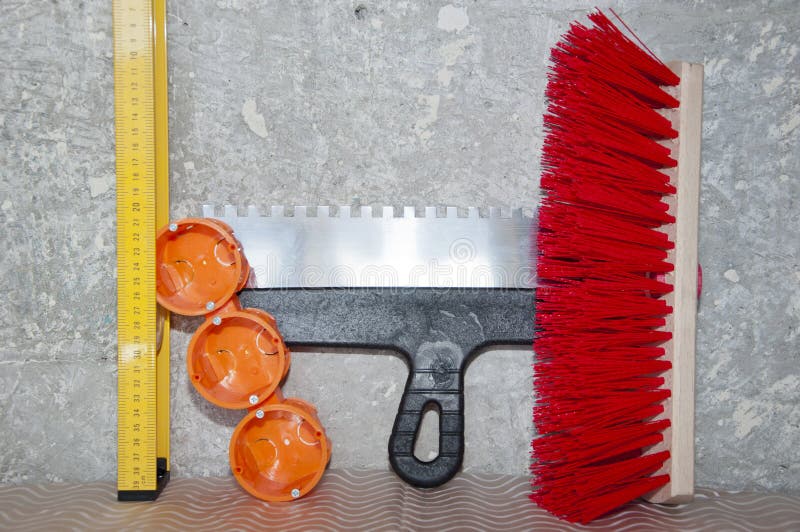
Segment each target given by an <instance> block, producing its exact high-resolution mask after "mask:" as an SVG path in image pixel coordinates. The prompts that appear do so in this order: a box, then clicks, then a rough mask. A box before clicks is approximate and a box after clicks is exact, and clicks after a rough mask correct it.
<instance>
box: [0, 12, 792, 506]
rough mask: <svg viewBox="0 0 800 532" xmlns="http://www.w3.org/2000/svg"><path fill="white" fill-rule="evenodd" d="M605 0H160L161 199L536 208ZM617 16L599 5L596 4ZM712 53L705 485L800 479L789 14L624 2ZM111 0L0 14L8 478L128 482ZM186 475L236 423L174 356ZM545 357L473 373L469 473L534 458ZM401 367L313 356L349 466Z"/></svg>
mask: <svg viewBox="0 0 800 532" xmlns="http://www.w3.org/2000/svg"><path fill="white" fill-rule="evenodd" d="M596 3H598V2H597V0H592V1H588V2H584V1H576V0H570V1H567V2H564V1H546V2H525V1H513V0H507V1H494V2H464V1H461V0H452V4H447V5H445V3H439V2H424V1H419V0H407V1H402V2H401V1H397V2H394V1H392V2H390V1H385V0H363V1H362V2H351V1H349V0H348V1H332V2H312V1H295V0H292V1H281V2H277V1H271V2H262V1H255V0H252V1H245V0H220V1H216V2H211V1H202V2H169V6H168V10H169V15H168V22H169V24H168V25H169V29H168V32H169V47H170V48H169V61H170V106H171V107H170V128H171V130H170V137H171V139H170V140H171V146H170V151H171V157H170V163H171V166H172V213H173V215H174V216H175V217H182V216H188V215H197V214H198V213H199V209H200V205H201V204H202V203H203V202H208V201H211V202H218V203H225V202H230V203H239V204H246V203H254V204H260V205H270V204H287V205H292V204H311V205H314V204H323V205H324V204H342V203H344V204H347V203H362V204H394V205H416V206H424V205H432V204H448V205H457V206H460V207H466V206H470V205H477V206H488V205H501V206H508V207H522V206H531V205H533V204H535V202H536V201H537V179H538V178H537V176H538V173H539V164H538V157H539V153H538V151H539V147H540V143H541V115H542V111H543V104H544V101H543V94H542V93H543V89H544V85H545V68H546V61H547V55H548V48H549V47H550V46H551V45H552V44H553V43H554V42H555V41H556V39H557V37H558V35H559V34H560V33H562V32H563V31H564V30H565V28H566V25H567V23H568V21H569V20H571V19H573V18H575V17H579V16H581V15H582V14H583V13H584V12H585V11H586V9H587V8H588V7H591V5H594V4H596ZM599 3H600V4H601V5H606V4H608V2H607V1H605V0H603V1H600V2H599ZM615 6H616V9H617V10H618V11H619V12H620V13H621V14H622V15H623V16H624V17H625V19H626V20H627V21H628V22H629V23H630V24H631V25H632V26H633V27H635V28H636V29H637V30H638V32H639V34H640V35H641V37H642V38H643V39H644V40H645V41H646V42H647V43H648V44H649V45H650V46H651V47H652V48H653V49H654V50H655V51H656V52H657V53H658V54H659V55H660V56H661V57H662V58H664V59H674V58H680V59H686V60H692V61H701V62H703V63H705V65H706V74H707V79H706V104H705V111H704V120H705V126H704V162H703V185H702V206H701V224H702V232H701V242H700V246H701V260H702V263H703V265H704V272H705V285H704V292H705V293H704V296H703V300H702V304H701V308H700V316H699V338H698V365H697V375H698V393H697V414H698V417H697V467H698V471H697V482H698V484H700V485H704V486H713V487H721V488H736V489H760V490H793V491H797V490H800V461H799V460H798V449H800V428H798V424H800V406H798V403H800V389H799V388H800V369H799V366H800V329H799V328H798V322H800V288H799V287H800V262H798V260H799V256H798V255H799V254H798V247H800V236H799V235H800V217H799V216H798V208H797V202H798V198H799V197H800V176H799V175H798V170H799V169H800V164H798V158H797V151H798V137H800V72H799V70H800V57H798V51H799V50H800V49H799V48H798V45H799V44H800V43H799V40H800V39H799V38H800V5H798V3H797V1H795V0H785V1H779V0H774V1H756V2H753V1H739V0H737V1H723V0H707V1H698V2H689V1H680V2H679V1H663V2H658V3H656V2H646V1H638V0H637V1H633V0H629V1H621V2H617V3H615ZM111 49H112V43H111V13H110V2H108V1H106V0H85V1H82V2H45V1H31V2H13V1H12V2H9V1H5V2H2V3H0V176H2V180H1V181H0V183H1V184H0V220H2V231H0V248H2V249H3V252H2V253H0V272H2V275H1V276H0V294H2V304H1V305H0V449H1V450H0V481H2V482H31V481H44V480H71V481H79V480H80V481H86V480H93V479H110V478H113V477H114V476H115V437H116V413H115V390H116V388H115V385H116V370H115V367H116V363H115V356H116V354H115V342H116V340H115V334H116V333H115V280H114V267H115V258H114V257H115V255H114V252H115V241H114V238H115V236H114V227H115V221H114V212H115V211H114V141H113V97H112V54H111ZM197 324H198V322H197V320H193V319H176V320H175V327H176V334H175V335H174V338H173V344H172V348H173V355H172V357H173V381H172V393H173V409H172V411H173V417H172V422H173V430H172V444H173V471H174V474H176V475H179V476H194V475H225V474H228V473H229V470H228V459H227V445H228V439H229V437H230V433H231V431H232V430H233V427H234V426H235V424H236V423H237V421H238V420H239V419H240V417H241V413H239V412H226V411H222V410H220V409H216V408H214V407H211V406H209V405H208V404H207V403H205V402H204V401H202V400H200V399H199V398H198V395H197V394H196V393H194V391H193V390H192V388H191V386H190V385H189V383H188V382H187V379H186V375H185V372H184V363H183V360H184V350H185V348H186V345H187V343H188V339H189V335H190V333H191V331H192V330H193V329H194V328H195V327H196V326H197ZM530 362H531V355H530V353H529V352H525V351H495V352H490V353H486V354H484V355H482V356H481V357H480V358H479V359H477V360H476V361H475V362H474V363H473V364H472V366H471V368H470V370H469V372H468V374H467V409H468V417H467V423H468V426H467V454H466V461H465V465H464V468H465V469H467V470H471V471H496V472H507V473H520V474H523V473H525V471H526V466H527V453H528V445H529V441H530V437H531V430H532V429H531V423H530V408H531V404H532V400H533V399H532V397H531V371H530ZM405 371H406V370H405V365H404V364H403V362H402V361H401V360H400V359H398V358H396V357H394V356H386V355H374V354H363V353H362V354H351V353H342V352H327V353H322V354H318V353H298V354H296V355H295V357H294V365H293V368H292V372H291V375H290V377H289V380H288V383H287V385H286V390H287V391H288V392H289V393H290V394H296V395H298V396H301V397H304V398H306V399H307V400H310V401H312V402H314V403H315V404H317V405H318V406H319V410H320V415H321V417H322V419H323V421H324V423H325V425H326V426H327V427H328V429H329V431H330V436H331V438H332V439H333V441H334V445H335V447H334V454H333V462H332V465H333V466H334V467H351V466H355V467H366V468H386V467H388V463H387V459H386V450H385V449H386V441H387V438H388V434H389V431H390V428H391V423H392V420H393V417H394V412H395V410H396V408H397V404H398V401H399V398H400V393H401V390H402V388H403V383H404V379H405Z"/></svg>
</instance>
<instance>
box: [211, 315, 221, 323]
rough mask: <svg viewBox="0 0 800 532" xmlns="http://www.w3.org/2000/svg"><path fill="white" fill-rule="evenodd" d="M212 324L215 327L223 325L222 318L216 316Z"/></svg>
mask: <svg viewBox="0 0 800 532" xmlns="http://www.w3.org/2000/svg"><path fill="white" fill-rule="evenodd" d="M211 323H213V324H214V325H219V324H220V323H222V318H220V317H219V316H214V319H213V320H211Z"/></svg>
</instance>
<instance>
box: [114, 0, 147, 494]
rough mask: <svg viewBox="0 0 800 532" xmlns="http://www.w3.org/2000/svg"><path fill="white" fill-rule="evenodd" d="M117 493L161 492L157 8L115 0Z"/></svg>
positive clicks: (139, 0)
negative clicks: (158, 485) (155, 75)
mask: <svg viewBox="0 0 800 532" xmlns="http://www.w3.org/2000/svg"><path fill="white" fill-rule="evenodd" d="M113 12H114V99H115V116H116V119H115V128H116V156H117V165H116V166H117V167H116V169H117V293H118V296H117V297H118V302H117V305H118V310H117V323H118V368H119V373H118V403H119V413H118V416H119V419H118V429H119V432H118V446H119V447H118V488H119V489H120V490H153V489H155V488H156V483H157V479H156V470H155V463H156V366H155V359H156V302H155V290H156V286H155V270H154V264H155V229H156V227H155V215H156V213H155V209H156V207H155V189H156V175H155V172H156V169H155V119H154V107H153V106H154V79H153V34H152V6H151V3H150V2H149V1H146V0H145V1H142V0H114V2H113Z"/></svg>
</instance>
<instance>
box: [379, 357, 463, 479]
mask: <svg viewBox="0 0 800 532" xmlns="http://www.w3.org/2000/svg"><path fill="white" fill-rule="evenodd" d="M459 366H460V364H459V365H458V366H456V365H455V364H453V363H452V359H449V358H440V359H435V360H433V361H431V364H430V365H428V366H427V367H426V368H424V369H421V368H414V367H412V370H411V373H410V374H409V376H408V380H407V381H406V389H405V391H404V392H403V398H402V399H401V401H400V409H399V410H398V412H397V417H396V418H395V421H394V427H393V428H392V436H391V438H389V462H390V463H391V464H392V468H393V469H394V470H395V472H396V473H397V474H398V476H400V478H402V479H403V480H405V481H406V482H408V483H409V484H411V485H413V486H417V487H420V488H431V487H434V486H439V485H441V484H444V483H445V482H447V481H448V480H450V479H451V478H453V476H454V475H455V474H456V473H458V471H459V470H460V469H461V462H462V460H463V458H464V390H463V379H462V374H461V368H460V367H459ZM431 403H434V404H435V405H436V406H438V407H439V455H438V456H437V457H436V458H434V459H433V460H432V461H430V462H423V461H422V460H420V459H418V458H417V457H416V456H414V445H415V443H416V439H417V433H418V432H419V429H420V425H421V424H422V417H423V415H424V413H425V410H426V408H427V407H428V405H430V404H431Z"/></svg>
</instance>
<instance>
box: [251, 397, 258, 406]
mask: <svg viewBox="0 0 800 532" xmlns="http://www.w3.org/2000/svg"><path fill="white" fill-rule="evenodd" d="M257 402H258V396H257V395H255V394H253V395H251V396H250V404H251V405H254V404H256V403H257Z"/></svg>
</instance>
